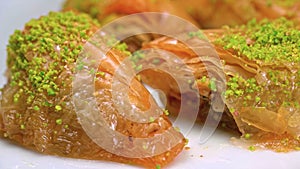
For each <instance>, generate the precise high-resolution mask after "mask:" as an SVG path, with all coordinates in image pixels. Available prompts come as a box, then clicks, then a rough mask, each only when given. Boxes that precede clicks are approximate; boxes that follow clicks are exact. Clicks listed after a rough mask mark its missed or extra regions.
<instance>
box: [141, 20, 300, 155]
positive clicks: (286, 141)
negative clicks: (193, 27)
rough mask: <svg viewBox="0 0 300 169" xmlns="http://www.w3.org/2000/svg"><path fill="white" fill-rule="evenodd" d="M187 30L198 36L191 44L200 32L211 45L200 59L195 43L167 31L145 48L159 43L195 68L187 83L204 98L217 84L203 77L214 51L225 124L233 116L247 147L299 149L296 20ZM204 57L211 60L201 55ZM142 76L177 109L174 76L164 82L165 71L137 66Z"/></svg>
mask: <svg viewBox="0 0 300 169" xmlns="http://www.w3.org/2000/svg"><path fill="white" fill-rule="evenodd" d="M190 35H192V36H191V39H190V40H191V41H195V42H196V41H197V42H198V43H195V44H201V43H202V44H203V37H206V38H207V39H208V40H209V42H210V43H211V44H212V45H213V46H211V48H212V50H204V49H203V50H202V51H203V56H200V58H202V59H199V56H197V55H196V54H195V53H194V52H193V51H192V50H191V49H193V50H195V49H197V48H199V46H189V47H188V46H186V45H185V44H183V43H181V42H180V41H177V40H174V39H172V38H169V37H162V38H159V39H156V40H154V41H152V42H150V43H147V44H145V45H144V48H159V49H164V50H167V51H170V52H173V53H175V54H177V56H179V57H180V58H181V59H182V60H183V61H184V62H185V63H186V64H187V65H188V66H189V67H190V68H191V70H192V71H193V72H194V75H195V77H196V78H197V79H196V80H195V82H192V84H194V86H196V87H198V89H199V94H200V95H201V96H203V97H204V98H206V99H208V102H210V100H211V99H212V98H213V95H212V94H213V93H214V92H220V90H219V89H218V88H216V87H215V86H218V85H215V84H214V83H216V84H218V81H215V82H214V83H212V79H211V78H209V77H208V75H207V69H206V68H205V66H206V65H205V64H204V61H205V62H213V58H214V57H213V55H214V51H216V52H217V54H218V56H219V58H220V59H221V63H222V65H223V71H224V73H225V74H226V81H227V82H226V87H227V88H226V90H225V92H224V93H221V94H222V95H223V96H224V101H225V104H226V106H227V108H226V109H225V112H226V113H225V114H224V115H223V119H222V121H223V122H225V124H228V125H230V124H232V122H233V121H232V120H234V123H235V124H236V126H237V127H238V129H239V131H240V132H241V133H242V134H243V136H242V137H243V138H245V140H247V141H248V143H251V144H253V145H252V147H251V149H253V148H254V149H255V148H257V147H264V148H270V149H273V150H275V151H292V150H298V149H299V145H300V143H299V137H298V136H299V132H300V128H299V127H300V126H299V110H300V109H299V108H300V106H299V103H300V101H299V84H300V83H299V82H300V76H299V75H300V74H299V72H300V68H299V58H300V55H299V39H300V31H299V28H298V27H297V25H295V24H294V23H293V22H292V21H289V20H287V19H285V18H279V19H277V20H274V21H269V20H263V21H260V22H258V21H255V20H253V21H250V22H248V24H246V25H242V26H237V27H235V28H228V27H225V28H223V29H218V30H205V31H203V32H202V34H201V32H196V33H195V32H191V33H190ZM204 35H205V36H204ZM174 42H176V43H174ZM202 47H203V46H202ZM199 49H202V48H199ZM207 57H208V58H211V59H210V61H207V60H205V59H206V58H207ZM208 60H209V59H208ZM154 75H156V78H153V77H154ZM141 77H142V80H143V81H145V82H146V83H148V84H150V85H152V86H155V87H156V88H160V89H162V90H163V91H165V92H166V93H167V97H170V98H173V100H171V101H170V103H169V104H168V106H169V107H170V110H175V111H176V110H178V107H176V106H178V104H179V103H180V99H181V98H180V95H179V94H180V91H179V89H178V87H176V85H174V83H175V82H174V80H173V81H172V80H169V82H170V83H163V82H161V81H160V80H157V79H169V78H168V76H167V74H165V73H163V72H160V71H154V70H149V71H145V72H142V74H141ZM202 99H203V98H202ZM204 101H205V99H204ZM171 112H172V111H171ZM199 114H200V116H201V115H203V116H204V118H205V117H206V116H205V115H206V114H207V109H205V108H202V109H200V111H199ZM225 117H227V118H225ZM202 118H203V117H202ZM226 119H227V120H226ZM228 119H229V120H228ZM230 119H231V120H230Z"/></svg>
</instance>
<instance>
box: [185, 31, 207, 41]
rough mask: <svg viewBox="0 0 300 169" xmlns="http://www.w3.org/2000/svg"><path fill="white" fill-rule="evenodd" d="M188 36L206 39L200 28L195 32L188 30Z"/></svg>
mask: <svg viewBox="0 0 300 169" xmlns="http://www.w3.org/2000/svg"><path fill="white" fill-rule="evenodd" d="M188 36H189V37H191V38H193V37H197V38H199V39H203V40H207V37H206V36H205V34H204V33H203V32H202V31H201V30H198V31H196V32H189V33H188Z"/></svg>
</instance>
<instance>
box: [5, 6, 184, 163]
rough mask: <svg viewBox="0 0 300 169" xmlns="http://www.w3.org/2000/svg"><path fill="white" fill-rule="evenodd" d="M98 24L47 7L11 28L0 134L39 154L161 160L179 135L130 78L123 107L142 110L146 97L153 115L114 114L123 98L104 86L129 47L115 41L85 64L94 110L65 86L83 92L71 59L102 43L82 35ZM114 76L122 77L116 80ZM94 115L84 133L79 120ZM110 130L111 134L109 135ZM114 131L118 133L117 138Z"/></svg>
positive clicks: (177, 146)
mask: <svg viewBox="0 0 300 169" xmlns="http://www.w3.org/2000/svg"><path fill="white" fill-rule="evenodd" d="M98 28H99V25H98V24H97V23H96V22H95V21H93V19H91V18H90V17H89V16H88V15H86V14H79V15H77V14H74V13H73V12H65V13H56V12H50V13H49V14H48V15H47V16H42V17H40V18H39V19H33V20H31V21H29V22H28V23H27V24H26V25H25V28H24V30H22V31H20V30H17V31H15V33H14V34H13V35H12V36H11V37H10V40H9V44H8V46H7V71H6V77H7V79H8V83H7V84H6V85H5V86H4V88H3V89H2V90H1V93H0V94H1V100H0V103H1V104H0V133H1V136H3V137H5V138H7V139H10V140H12V141H14V142H16V143H17V144H19V145H21V146H24V147H26V148H29V149H33V150H35V151H38V152H41V153H44V154H50V155H58V156H64V157H71V158H81V159H93V160H109V161H116V162H121V163H128V164H136V165H141V166H143V167H147V168H155V167H157V166H165V165H167V164H168V163H170V162H171V161H172V160H173V159H174V158H175V157H176V156H177V155H178V154H179V153H180V152H181V150H182V149H183V147H184V145H185V139H184V137H183V136H182V135H181V134H180V133H179V132H178V131H176V130H175V129H174V128H173V127H172V124H171V122H170V121H169V120H168V118H167V116H166V115H164V114H163V113H162V110H161V109H159V107H158V106H156V104H155V101H154V100H153V99H152V97H151V96H150V94H149V93H148V91H147V90H146V89H145V88H144V87H143V85H142V84H141V83H140V82H139V81H138V80H137V79H135V78H134V79H132V81H131V83H130V84H129V86H128V90H127V92H128V100H129V103H130V106H132V107H135V110H136V111H137V112H140V114H144V115H145V116H146V115H147V110H148V109H149V107H150V103H152V104H151V105H152V106H154V108H156V111H157V112H158V115H157V117H153V118H150V119H149V120H146V121H144V122H138V121H137V120H136V121H132V120H131V119H129V118H127V117H125V116H124V114H122V113H126V112H122V113H121V112H119V111H118V108H120V106H121V108H122V106H123V105H116V104H115V102H114V100H113V92H117V91H112V83H113V82H114V79H113V78H114V74H115V71H116V70H117V69H118V67H119V66H120V63H121V62H122V61H123V60H124V58H126V57H127V56H128V54H129V52H128V51H125V50H124V45H123V44H119V45H120V46H122V45H123V47H118V46H117V47H114V48H111V49H110V50H109V51H108V52H107V54H105V55H103V54H102V55H101V56H102V58H101V62H99V67H98V68H96V69H94V70H89V72H90V73H91V74H92V75H94V77H95V81H94V83H93V84H94V88H93V90H94V91H95V93H94V95H92V96H89V97H92V98H95V100H96V102H95V103H96V105H93V106H94V107H96V108H97V110H98V111H97V114H93V115H92V114H91V112H90V111H91V110H92V109H91V107H84V108H82V107H80V105H83V103H85V102H87V101H88V100H80V99H82V98H80V96H77V94H78V93H76V92H75V91H76V90H75V89H74V88H73V86H81V87H83V92H84V90H85V88H84V85H85V84H86V83H87V82H86V79H80V78H78V76H76V74H77V73H78V72H80V71H81V70H84V69H85V68H86V65H84V64H81V63H82V62H81V60H78V58H79V56H80V55H82V52H83V51H85V52H87V53H90V54H91V53H92V54H94V55H95V56H98V55H100V52H101V50H100V49H101V47H102V46H101V45H100V46H97V45H96V44H95V45H94V44H93V43H92V42H91V41H89V38H91V37H92V36H93V35H94V34H95V33H96V31H97V30H98ZM96 34H97V33H96ZM90 48H93V49H94V48H95V49H97V50H93V49H90ZM121 48H122V49H123V50H121ZM87 50H88V51H87ZM93 52H94V53H93ZM91 62H92V61H91ZM121 73H122V72H121ZM77 75H78V74H77ZM116 80H117V82H118V81H120V82H122V79H116ZM75 83H76V84H77V85H76V84H75ZM78 84H80V85H78ZM81 84H82V85H81ZM75 101H76V103H75ZM118 106H119V107H118ZM79 111H80V112H81V114H78V112H79ZM79 115H84V117H85V118H86V119H85V120H87V119H89V118H90V119H91V121H85V123H83V122H82V120H84V119H83V116H82V117H80V116H79ZM99 117H101V119H103V120H104V122H103V123H102V124H101V125H98V124H97V125H92V126H96V127H97V128H95V127H94V128H89V129H91V130H93V131H94V133H93V134H94V135H93V136H91V135H90V133H91V132H89V130H87V128H84V127H85V125H84V124H87V123H91V122H95V119H96V118H99ZM93 120H94V121H93ZM96 122H97V121H96ZM104 129H105V131H107V132H106V133H104V135H100V136H99V134H98V135H97V133H98V131H99V132H100V131H102V132H103V130H104ZM111 133H113V134H115V135H116V136H115V137H114V136H111V135H109V134H111ZM165 133H167V134H165ZM119 135H121V136H122V137H117V136H119ZM97 136H98V137H97ZM118 138H122V139H124V140H117V139H118ZM156 138H160V139H161V140H159V139H158V140H156ZM140 140H142V141H144V142H143V145H141V144H137V143H136V142H138V141H140ZM99 142H100V143H99ZM140 142H141V141H140ZM102 143H103V144H102ZM124 143H128V144H124ZM109 145H112V146H111V147H108V146H109ZM148 148H149V149H148ZM150 148H151V151H150ZM137 150H140V151H137ZM125 152H127V154H126V153H125ZM128 152H129V154H128ZM130 152H131V153H130ZM143 152H144V153H143Z"/></svg>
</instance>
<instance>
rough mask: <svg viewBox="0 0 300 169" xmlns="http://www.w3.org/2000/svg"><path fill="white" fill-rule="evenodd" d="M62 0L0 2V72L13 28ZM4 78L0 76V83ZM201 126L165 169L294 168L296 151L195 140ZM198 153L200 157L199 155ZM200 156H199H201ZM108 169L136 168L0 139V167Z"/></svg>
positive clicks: (224, 139)
mask: <svg viewBox="0 0 300 169" xmlns="http://www.w3.org/2000/svg"><path fill="white" fill-rule="evenodd" d="M62 2H63V1H62V0H52V1H49V0H10V1H1V2H0V23H1V24H0V25H1V26H0V73H1V74H3V73H4V71H5V60H6V44H7V42H8V38H9V35H10V34H12V33H13V32H14V30H15V29H22V28H23V25H24V23H26V22H27V21H28V20H30V19H31V18H38V17H39V16H40V15H44V14H47V13H48V11H50V10H56V11H57V10H59V9H60V6H61V4H62ZM5 83H6V80H5V78H4V77H3V76H0V86H3V85H4V84H5ZM200 131H201V126H200V125H198V124H196V125H195V127H194V128H193V129H192V131H191V132H190V133H189V134H187V135H186V137H187V138H189V140H190V143H189V147H190V148H191V149H190V150H184V151H183V152H182V153H181V154H180V155H179V156H178V157H177V158H176V160H175V161H174V162H173V163H171V164H170V165H169V166H168V167H167V168H171V169H177V168H178V169H182V168H185V169H188V168H190V169H194V168H197V169H200V168H205V169H210V168H213V169H252V168H255V169H264V168H272V169H285V168H286V169H298V168H299V167H300V152H291V153H274V152H271V151H259V150H258V151H255V152H251V151H249V150H246V149H243V148H239V147H236V146H234V145H232V144H231V143H230V138H231V137H232V136H234V135H233V134H232V133H226V132H224V131H217V132H215V133H214V135H213V136H212V137H211V138H210V139H209V140H208V141H207V142H206V143H204V144H200V143H199V133H200ZM200 156H201V157H200ZM202 156H203V157H202ZM33 168H35V169H42V168H43V169H100V168H101V169H111V168H121V169H130V168H138V167H134V166H129V165H125V164H119V163H112V162H104V161H89V160H78V159H67V158H61V157H54V156H45V155H41V154H38V153H35V152H32V151H30V150H26V149H24V148H22V147H20V146H17V145H14V144H11V143H10V142H9V141H5V140H0V169H33Z"/></svg>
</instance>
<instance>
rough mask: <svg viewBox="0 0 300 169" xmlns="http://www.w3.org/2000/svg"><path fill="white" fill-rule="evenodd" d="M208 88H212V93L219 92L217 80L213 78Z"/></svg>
mask: <svg viewBox="0 0 300 169" xmlns="http://www.w3.org/2000/svg"><path fill="white" fill-rule="evenodd" d="M208 87H209V88H210V90H212V91H214V92H216V91H217V84H216V79H215V78H212V79H211V80H210V81H209V84H208Z"/></svg>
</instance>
